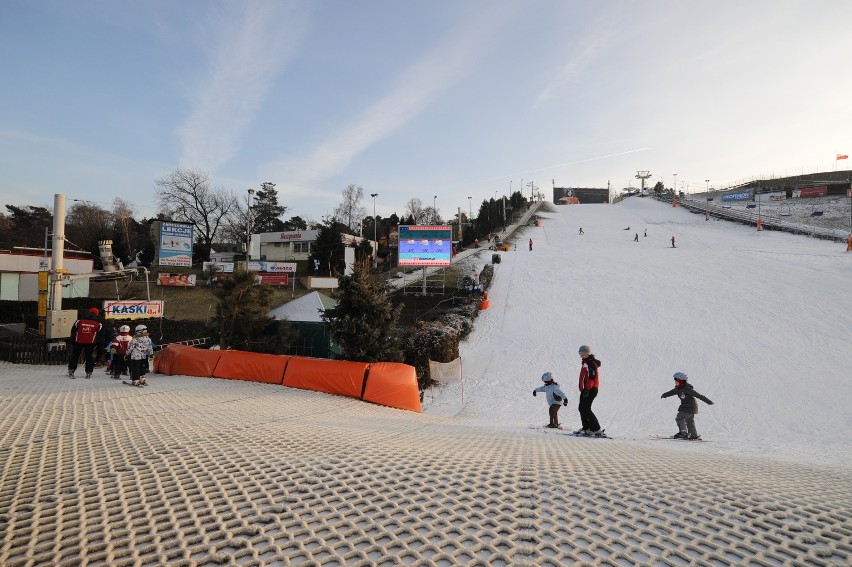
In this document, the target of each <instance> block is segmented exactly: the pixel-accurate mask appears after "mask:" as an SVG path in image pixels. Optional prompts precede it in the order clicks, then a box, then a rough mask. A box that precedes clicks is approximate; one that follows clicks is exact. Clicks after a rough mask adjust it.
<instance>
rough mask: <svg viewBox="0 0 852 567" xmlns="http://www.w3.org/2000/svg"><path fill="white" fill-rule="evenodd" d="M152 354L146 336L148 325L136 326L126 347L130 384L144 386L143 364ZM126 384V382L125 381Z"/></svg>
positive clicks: (150, 344) (149, 342)
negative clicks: (134, 333) (133, 334)
mask: <svg viewBox="0 0 852 567" xmlns="http://www.w3.org/2000/svg"><path fill="white" fill-rule="evenodd" d="M153 354H154V347H153V345H152V343H151V338H150V337H149V336H148V327H146V326H145V325H137V326H136V336H134V337H133V340H132V341H130V344H129V345H128V347H127V358H128V365H129V367H130V385H131V386H145V385H146V382H145V365H146V364H147V362H148V357H149V356H152V355H153ZM125 384H126V382H125Z"/></svg>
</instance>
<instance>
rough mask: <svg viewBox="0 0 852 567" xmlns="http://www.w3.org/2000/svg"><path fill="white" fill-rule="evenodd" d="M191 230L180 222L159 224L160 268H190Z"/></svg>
mask: <svg viewBox="0 0 852 567" xmlns="http://www.w3.org/2000/svg"><path fill="white" fill-rule="evenodd" d="M193 229H194V227H193V226H192V225H191V224H187V223H182V222H162V223H160V254H159V257H160V261H159V265H160V266H183V267H186V268H191V267H192V243H193V241H194V238H193Z"/></svg>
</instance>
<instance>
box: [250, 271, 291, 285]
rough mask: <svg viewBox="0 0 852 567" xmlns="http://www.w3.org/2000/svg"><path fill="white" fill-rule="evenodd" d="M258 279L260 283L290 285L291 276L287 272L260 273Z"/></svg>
mask: <svg viewBox="0 0 852 567" xmlns="http://www.w3.org/2000/svg"><path fill="white" fill-rule="evenodd" d="M257 279H259V280H260V283H262V284H266V285H288V284H289V282H290V276H289V275H287V274H267V273H264V274H258V275H257Z"/></svg>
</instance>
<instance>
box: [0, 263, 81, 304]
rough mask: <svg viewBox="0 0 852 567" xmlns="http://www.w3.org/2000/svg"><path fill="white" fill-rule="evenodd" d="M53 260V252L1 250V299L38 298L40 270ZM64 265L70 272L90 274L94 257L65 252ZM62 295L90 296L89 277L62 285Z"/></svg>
mask: <svg viewBox="0 0 852 567" xmlns="http://www.w3.org/2000/svg"><path fill="white" fill-rule="evenodd" d="M50 264H51V258H50V256H42V255H34V254H15V253H10V252H5V251H3V252H0V300H7V301H38V272H39V270H40V269H41V268H40V266H42V267H43V269H45V270H46V269H47V268H48V267H49V266H50ZM63 265H64V267H65V269H66V270H67V272H68V273H69V274H71V275H74V274H90V273H92V271H93V268H94V262H93V261H92V259H91V258H86V259H81V258H73V257H69V256H67V255H66V256H65V259H64V261H63ZM62 297H63V298H71V297H89V279H88V278H81V279H78V280H70V281H68V282H67V285H63V286H62Z"/></svg>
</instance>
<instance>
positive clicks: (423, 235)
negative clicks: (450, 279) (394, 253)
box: [399, 226, 453, 266]
mask: <svg viewBox="0 0 852 567" xmlns="http://www.w3.org/2000/svg"><path fill="white" fill-rule="evenodd" d="M452 257H453V229H452V227H451V226H400V227H399V265H400V266H449V265H450V263H451V261H452Z"/></svg>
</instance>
